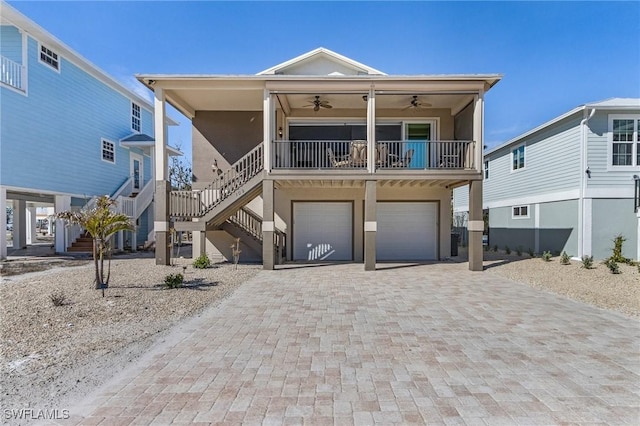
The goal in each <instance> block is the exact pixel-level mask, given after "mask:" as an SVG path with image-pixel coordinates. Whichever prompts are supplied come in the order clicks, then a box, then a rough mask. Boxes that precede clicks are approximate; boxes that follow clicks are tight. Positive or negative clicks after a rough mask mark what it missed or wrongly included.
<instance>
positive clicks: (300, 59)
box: [256, 47, 386, 75]
mask: <svg viewBox="0 0 640 426" xmlns="http://www.w3.org/2000/svg"><path fill="white" fill-rule="evenodd" d="M322 59H325V61H326V62H333V63H335V64H336V65H338V66H340V67H342V68H345V69H349V70H352V71H353V72H354V73H356V74H375V75H386V74H385V73H383V72H382V71H379V70H377V69H375V68H372V67H370V66H368V65H365V64H363V63H360V62H357V61H354V60H353V59H351V58H347V57H346V56H343V55H340V54H339V53H336V52H334V51H332V50H329V49H327V48H325V47H318V48H316V49H313V50H311V51H309V52H307V53H303V54H302V55H300V56H296V57H295V58H292V59H289V60H288V61H285V62H282V63H280V64H278V65H275V66H273V67H271V68H268V69H266V70H264V71H260V72H259V73H258V74H256V75H269V74H284V73H285V71H286V70H287V69H292V68H295V67H296V66H297V65H303V64H304V63H306V62H309V61H311V60H322ZM332 72H336V70H334V71H332ZM332 72H329V73H327V74H331V73H332ZM339 73H340V74H343V73H342V72H339ZM334 75H335V74H334Z"/></svg>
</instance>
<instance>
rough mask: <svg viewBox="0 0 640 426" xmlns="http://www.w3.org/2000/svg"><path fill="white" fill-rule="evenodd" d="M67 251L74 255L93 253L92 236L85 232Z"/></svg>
mask: <svg viewBox="0 0 640 426" xmlns="http://www.w3.org/2000/svg"><path fill="white" fill-rule="evenodd" d="M67 251H68V252H74V253H92V252H93V238H91V235H89V233H87V232H86V231H85V232H83V233H82V234H80V236H79V237H78V238H76V239H75V241H74V242H73V243H71V247H68V248H67Z"/></svg>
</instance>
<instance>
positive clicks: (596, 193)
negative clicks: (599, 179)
mask: <svg viewBox="0 0 640 426" xmlns="http://www.w3.org/2000/svg"><path fill="white" fill-rule="evenodd" d="M633 191H634V188H633V185H630V186H629V187H628V188H589V187H587V189H586V190H585V192H584V197H585V198H606V199H613V198H621V199H624V198H629V199H633V197H634V194H633Z"/></svg>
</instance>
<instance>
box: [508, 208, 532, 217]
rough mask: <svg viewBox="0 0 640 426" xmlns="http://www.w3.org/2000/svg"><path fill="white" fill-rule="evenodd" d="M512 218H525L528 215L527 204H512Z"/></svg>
mask: <svg viewBox="0 0 640 426" xmlns="http://www.w3.org/2000/svg"><path fill="white" fill-rule="evenodd" d="M512 212H513V214H512V215H511V217H512V218H513V219H525V218H528V217H529V206H514V207H513V210H512Z"/></svg>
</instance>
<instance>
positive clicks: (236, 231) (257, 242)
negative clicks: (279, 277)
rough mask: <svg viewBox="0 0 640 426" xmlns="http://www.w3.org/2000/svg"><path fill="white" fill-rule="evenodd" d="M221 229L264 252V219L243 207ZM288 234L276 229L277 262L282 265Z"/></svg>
mask: <svg viewBox="0 0 640 426" xmlns="http://www.w3.org/2000/svg"><path fill="white" fill-rule="evenodd" d="M220 228H221V229H222V230H224V231H226V232H227V233H228V234H229V235H231V236H233V237H235V238H240V239H241V241H242V242H243V243H244V244H246V245H247V246H248V247H250V248H251V249H252V250H255V251H256V252H258V253H260V252H261V251H262V244H263V238H262V218H261V217H260V216H258V215H257V214H256V213H254V212H253V211H251V210H249V209H247V208H245V207H243V208H241V209H240V210H238V211H237V212H236V213H234V214H233V215H232V216H231V217H229V219H227V220H226V221H225V222H224V223H223V224H222V225H221V226H220ZM286 241H287V238H286V234H285V233H284V232H282V231H280V230H278V229H276V231H275V234H274V237H273V244H274V247H275V248H276V261H277V262H278V263H282V262H283V261H284V258H285V256H286Z"/></svg>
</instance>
